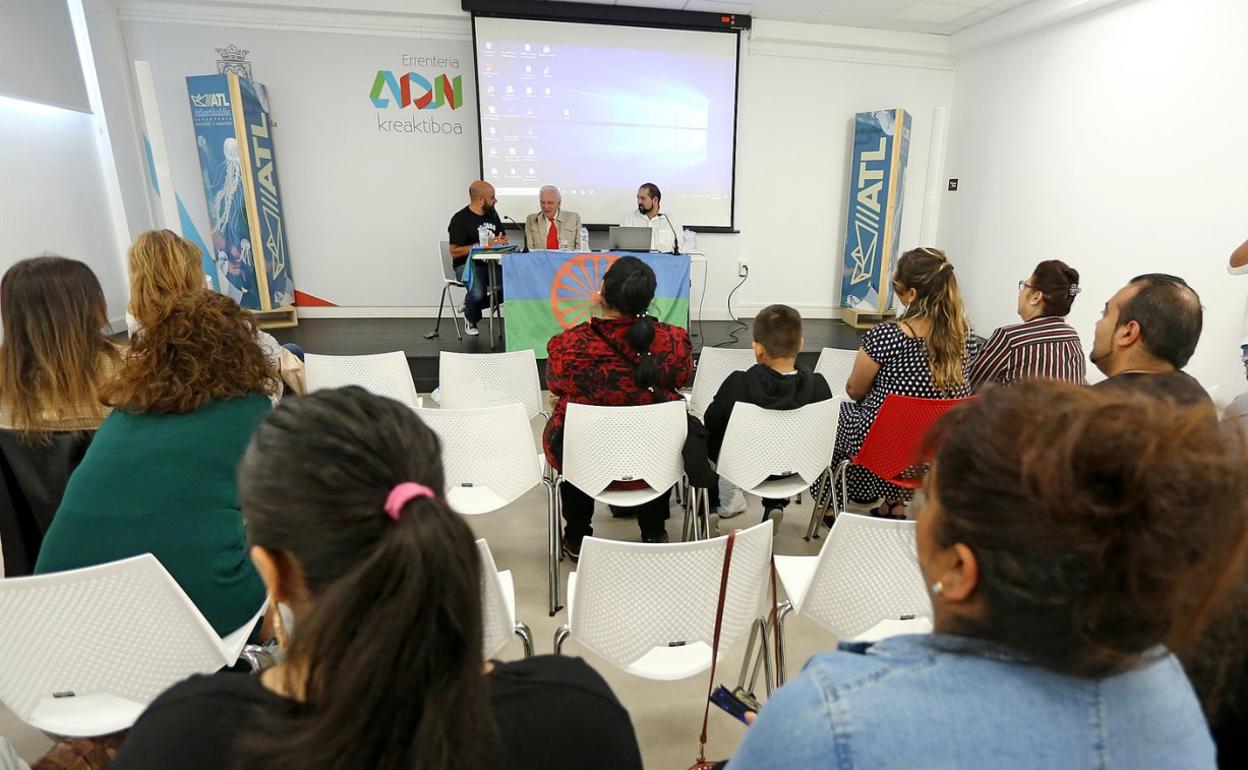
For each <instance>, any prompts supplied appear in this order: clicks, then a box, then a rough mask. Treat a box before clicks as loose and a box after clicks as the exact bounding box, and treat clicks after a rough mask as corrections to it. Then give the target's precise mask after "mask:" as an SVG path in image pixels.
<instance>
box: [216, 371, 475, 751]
mask: <svg viewBox="0 0 1248 770" xmlns="http://www.w3.org/2000/svg"><path fill="white" fill-rule="evenodd" d="M404 482H416V483H418V484H420V485H424V486H426V487H428V489H427V490H422V493H421V494H418V495H415V496H411V495H408V496H407V499H398V500H395V499H393V498H391V499H390V501H389V504H387V500H388V495H390V494H391V491H392V490H393V489H394V488H395V487H396V486H398V485H401V484H403V483H404ZM443 487H444V478H443V472H442V464H441V456H440V447H439V444H438V440H437V437H436V435H435V434H434V433H433V432H432V431H431V430H430V429H429V428H428V427H426V426H425V425H424V423H422V422H421V421H420V419H419V418H418V417H416V415H415V414H414V413H413V412H412V411H411V410H410V409H407V408H406V407H404V406H402V405H401V404H399V403H398V402H395V401H392V400H390V399H385V398H381V397H378V396H373V395H370V394H368V393H366V392H365V391H363V390H362V389H360V388H343V389H341V390H328V391H320V392H318V393H315V394H312V395H310V396H305V397H302V398H297V399H288V400H286V401H283V402H282V404H281V405H280V406H279V407H278V408H277V409H276V410H274V412H273V413H271V414H270V415H269V417H267V418H266V419H265V421H264V423H262V424H261V426H260V428H259V430H258V431H257V432H256V435H255V436H254V437H253V439H252V442H251V445H250V446H249V447H248V449H247V453H246V455H245V456H244V458H243V461H242V464H241V466H240V469H239V496H240V500H241V502H242V507H243V510H244V511H245V512H246V514H245V515H246V518H247V524H248V535H249V537H250V539H251V541H252V542H253V543H254V544H256V545H260V546H263V547H265V548H267V549H270V550H272V551H275V552H278V553H279V554H281V555H282V556H284V557H286V558H290V559H293V560H294V561H295V562H297V564H298V567H299V574H300V575H301V576H302V577H303V582H304V584H305V585H306V589H307V594H308V596H309V599H308V604H307V607H306V609H305V610H304V611H303V612H302V613H301V614H300V616H299V624H298V627H297V628H296V629H295V633H294V634H293V638H292V639H291V642H290V644H289V646H288V648H287V650H286V653H287V659H288V660H289V661H290V667H289V668H288V669H287V674H288V676H292V677H298V679H297V680H296V681H288V682H287V690H288V691H290V692H296V693H300V692H301V693H302V695H303V697H302V703H301V706H300V707H299V708H297V709H295V710H293V711H290V712H286V711H281V710H278V711H272V712H266V713H264V714H261V715H257V717H256V718H255V723H256V726H255V729H254V730H251V731H249V732H248V733H246V734H245V736H244V738H243V739H242V741H241V742H240V744H239V757H238V759H239V766H240V767H241V766H247V767H252V766H263V767H266V768H273V769H274V770H295V768H301V769H307V768H311V769H312V770H321V769H322V768H323V769H324V770H329V769H330V768H338V767H368V768H378V769H381V770H400V768H402V769H404V770H406V768H411V767H417V766H419V767H421V768H422V769H423V768H428V769H429V770H452V768H454V769H456V770H458V768H472V769H473V770H476V769H484V768H486V767H490V766H493V764H494V759H495V758H496V752H497V750H498V746H497V737H496V731H495V727H494V721H493V716H492V712H491V710H490V702H489V690H488V686H489V685H488V681H487V680H486V677H485V674H484V659H483V654H482V637H483V633H484V632H483V629H482V620H481V617H482V615H481V566H480V562H479V559H478V557H477V550H476V547H475V545H474V539H473V535H472V532H471V530H469V528H468V526H467V525H466V524H465V523H464V522H463V519H462V518H461V517H459V516H457V515H456V514H455V513H454V512H453V511H451V510H450V508H449V507H448V506H447V504H446V501H445V499H444V498H443V496H442V490H443Z"/></svg>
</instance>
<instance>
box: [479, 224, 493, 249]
mask: <svg viewBox="0 0 1248 770" xmlns="http://www.w3.org/2000/svg"><path fill="white" fill-rule="evenodd" d="M492 232H493V231H492V230H490V228H489V225H480V226H478V227H477V243H478V244H480V245H481V248H483V249H484V248H485V247H487V246H489V245H490V234H491V233H492Z"/></svg>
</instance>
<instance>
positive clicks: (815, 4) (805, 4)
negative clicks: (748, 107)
mask: <svg viewBox="0 0 1248 770" xmlns="http://www.w3.org/2000/svg"><path fill="white" fill-rule="evenodd" d="M580 2H591V3H597V4H599V5H640V6H646V7H650V8H671V9H676V10H685V11H712V12H714V13H748V14H750V15H751V16H753V17H754V18H756V19H770V20H773V21H797V22H805V23H807V24H838V25H841V26H845V27H868V28H871V29H888V30H897V31H901V32H928V33H933V34H937V35H950V34H953V33H954V32H960V31H962V30H964V29H966V28H967V27H970V26H973V25H975V24H978V23H980V22H981V21H984V20H985V19H990V18H992V17H993V16H996V15H997V14H999V13H1004V12H1005V11H1008V10H1010V9H1011V8H1016V7H1018V6H1020V5H1022V4H1023V3H1026V2H1028V0H618V1H617V0H580Z"/></svg>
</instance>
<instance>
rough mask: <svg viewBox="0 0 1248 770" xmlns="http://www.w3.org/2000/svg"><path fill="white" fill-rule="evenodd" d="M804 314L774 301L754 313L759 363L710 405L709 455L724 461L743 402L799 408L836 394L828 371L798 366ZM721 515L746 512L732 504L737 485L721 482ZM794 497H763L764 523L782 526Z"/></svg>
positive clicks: (728, 383) (737, 375)
mask: <svg viewBox="0 0 1248 770" xmlns="http://www.w3.org/2000/svg"><path fill="white" fill-rule="evenodd" d="M803 342H804V340H803V339H802V316H801V315H800V314H798V312H797V311H796V310H794V309H793V308H791V307H789V306H788V305H768V306H767V307H765V308H763V309H762V310H761V311H759V313H758V315H757V316H755V317H754V357H755V359H757V360H758V363H757V364H755V365H754V366H751V367H750V368H749V369H746V370H745V371H744V372H733V373H732V374H730V375H728V379H726V380H724V384H723V385H721V386H720V387H719V392H718V393H716V394H715V399H714V400H713V401H711V405H710V406H708V407H707V409H706V415H705V417H704V418H703V422H704V423H705V425H706V431H707V434H708V435H707V454H708V455H709V457H710V459H711V460H712V461H716V460H718V459H719V449H720V447H721V446H722V445H723V443H724V433H725V432H726V431H727V430H728V419H729V418H730V417H732V408H733V406H734V405H736V403H737V402H738V401H744V402H746V403H749V404H756V405H758V406H761V407H763V408H764V409H797V408H799V407H803V406H806V405H807V404H812V403H814V402H816V401H823V400H825V399H829V398H832V389H831V388H829V387H828V383H827V380H825V379H823V375H822V374H815V373H813V372H809V371H806V370H805V369H799V368H798V367H797V354H798V353H799V352H801V349H802V344H803ZM729 493H731V494H729ZM719 494H720V502H721V507H720V510H719V517H720V518H721V519H726V518H731V517H733V516H736V515H737V514H739V513H741V512H742V511H744V510H745V508H744V506H741V507H740V509H739V510H734V508H737V506H735V505H732V504H731V503H729V501H728V499H726V498H728V497H736V496H738V495H739V493H738V492H737V490H736V488H735V487H732V485H731V484H728V483H727V482H725V481H723V480H722V479H721V480H720V491H719ZM788 504H789V501H788V500H768V499H764V500H763V521H767V520H768V519H771V520H772V523H773V526H775V527H777V528H778V527H779V526H780V519H781V518H782V517H783V516H784V508H785V506H786V505H788Z"/></svg>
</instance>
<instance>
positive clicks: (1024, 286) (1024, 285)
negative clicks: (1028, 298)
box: [1018, 281, 1040, 291]
mask: <svg viewBox="0 0 1248 770" xmlns="http://www.w3.org/2000/svg"><path fill="white" fill-rule="evenodd" d="M1023 289H1031V290H1032V291H1040V290H1039V289H1037V288H1036V287H1035V286H1032V285H1031V284H1029V283H1027V282H1026V281H1019V282H1018V290H1019V291H1022V290H1023Z"/></svg>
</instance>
